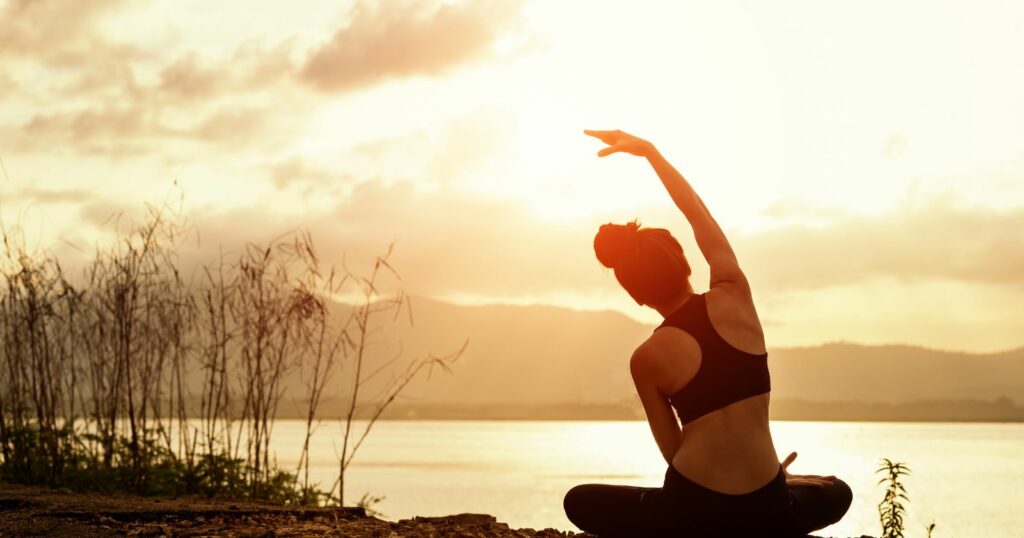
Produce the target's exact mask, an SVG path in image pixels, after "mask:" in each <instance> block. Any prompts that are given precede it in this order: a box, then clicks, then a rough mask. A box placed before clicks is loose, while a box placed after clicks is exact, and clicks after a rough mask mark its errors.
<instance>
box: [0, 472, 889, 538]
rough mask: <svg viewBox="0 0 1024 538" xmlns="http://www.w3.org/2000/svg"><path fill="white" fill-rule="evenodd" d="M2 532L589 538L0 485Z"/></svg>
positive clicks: (463, 519) (481, 520)
mask: <svg viewBox="0 0 1024 538" xmlns="http://www.w3.org/2000/svg"><path fill="white" fill-rule="evenodd" d="M7 536H12V537H13V536H18V537H20V536H69V537H74V538H93V537H108V536H147V537H148V536H152V537H158V536H175V537H178V536H181V537H192V536H196V537H198V536H236V537H288V536H345V537H381V538H400V537H430V538H435V537H436V538H442V537H443V538H448V537H470V538H483V537H487V538H506V537H515V538H526V537H538V538H556V537H558V538H565V537H579V538H593V535H590V534H586V533H572V532H564V531H558V530H555V529H543V530H534V529H511V528H509V526H508V525H506V524H505V523H500V522H498V521H496V520H495V518H494V517H493V516H490V515H486V514H458V515H452V516H444V517H416V518H413V519H403V520H400V521H398V522H392V521H384V520H382V519H378V518H376V517H372V516H367V515H366V514H365V513H364V512H363V510H362V509H360V508H315V509H291V508H285V507H281V506H275V505H262V504H257V503H234V502H226V501H211V500H200V499H180V498H179V499H158V498H146V497H129V496H108V495H100V494H92V493H71V492H63V491H54V490H49V489H44V488H35V487H25V486H11V485H4V484H0V537H7ZM862 538H869V537H862Z"/></svg>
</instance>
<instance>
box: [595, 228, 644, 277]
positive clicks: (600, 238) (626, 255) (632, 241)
mask: <svg viewBox="0 0 1024 538" xmlns="http://www.w3.org/2000/svg"><path fill="white" fill-rule="evenodd" d="M639 230H640V224H639V223H637V222H636V221H633V222H629V223H626V224H612V223H608V224H602V225H601V227H600V228H598V230H597V235H596V236H594V253H595V254H597V260H598V261H599V262H601V265H603V266H605V267H607V268H609V269H615V268H616V267H621V266H622V265H624V264H626V263H629V262H630V261H632V260H635V259H636V258H637V256H638V254H639V238H640V237H639V234H638V233H637V232H638V231H639Z"/></svg>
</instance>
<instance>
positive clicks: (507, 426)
mask: <svg viewBox="0 0 1024 538" xmlns="http://www.w3.org/2000/svg"><path fill="white" fill-rule="evenodd" d="M359 426H360V427H361V426H362V423H359ZM356 431H361V430H356ZM340 432H341V427H340V425H339V424H338V423H336V422H324V423H323V424H322V425H321V426H320V429H319V430H318V431H317V433H316V434H315V437H314V439H313V445H312V458H311V461H312V464H313V465H312V469H311V475H312V477H313V479H314V480H316V481H319V482H320V483H321V484H325V485H330V484H331V483H333V481H334V479H335V477H336V476H337V467H338V463H337V459H336V454H337V453H339V452H340V447H341V434H340ZM772 432H773V435H774V438H775V445H776V448H777V450H778V451H779V453H780V455H782V456H784V455H785V454H788V453H789V452H790V451H793V450H796V451H797V452H799V457H798V458H797V460H796V463H794V464H793V466H792V467H791V470H793V471H795V472H797V473H814V474H819V473H820V474H835V475H837V476H839V477H840V478H842V479H843V480H845V481H846V482H847V483H848V484H850V486H851V488H852V489H853V491H854V497H855V498H854V501H853V505H852V506H851V507H850V511H849V512H848V513H847V515H846V517H845V518H844V519H843V520H842V521H840V522H839V523H838V524H836V525H833V526H832V527H830V528H828V529H827V530H826V531H822V532H821V533H820V534H823V535H828V536H842V537H846V536H860V535H861V534H870V535H875V536H877V535H878V534H879V524H878V513H877V504H878V501H879V500H880V499H881V498H882V489H881V486H878V485H877V481H878V478H879V477H878V475H876V474H875V469H876V468H877V467H878V460H879V459H880V458H890V459H892V460H895V461H901V462H904V463H906V464H907V465H909V467H910V468H911V470H912V473H913V474H912V475H910V476H909V477H907V478H906V480H905V485H906V487H907V490H908V493H909V496H910V501H911V502H910V503H909V505H908V519H907V521H906V528H907V533H906V536H907V537H908V538H911V537H918V536H925V535H926V532H925V526H926V525H928V524H929V523H931V522H932V521H934V522H935V523H936V524H937V527H936V530H935V533H934V534H933V536H934V537H935V538H944V537H953V536H955V537H957V538H970V537H974V536H978V537H1000V536H1006V537H1019V536H1024V459H1022V458H1024V424H934V423H857V422H845V423H832V422H773V423H772ZM302 435H303V425H302V423H301V422H299V421H287V420H285V421H278V423H277V424H276V426H275V428H274V432H273V448H274V450H275V452H276V454H277V458H278V462H279V464H281V465H282V466H294V465H295V462H296V461H297V459H298V454H299V443H300V442H301V439H302ZM665 466H666V464H665V462H664V460H663V459H662V458H661V454H660V453H659V452H658V450H657V447H656V446H655V444H654V441H653V438H652V437H651V434H650V431H649V429H648V426H647V423H646V422H644V421H606V422H605V421H601V422H594V421H470V420H465V421H381V422H378V423H377V424H375V425H374V427H373V430H372V431H371V433H370V436H369V437H368V438H367V440H366V442H365V443H364V445H363V446H362V448H361V449H360V452H359V453H358V455H357V456H356V459H355V460H354V462H353V464H352V466H351V467H350V468H349V471H348V473H347V474H346V488H345V489H346V495H345V497H346V498H345V501H346V504H354V503H355V502H356V501H357V500H358V499H359V498H360V497H361V496H362V494H363V493H364V492H369V493H371V494H373V495H375V496H384V497H385V499H384V500H383V501H381V502H380V503H378V504H376V505H375V508H376V509H377V510H379V511H380V512H382V513H383V516H382V517H384V518H385V519H389V520H398V519H401V518H407V517H411V516H414V515H424V516H438V515H447V514H454V513H460V512H477V513H487V514H492V515H494V516H497V518H498V520H499V521H503V522H506V523H508V524H509V525H510V526H512V527H519V528H521V527H532V528H537V529H540V528H546V527H554V528H556V529H563V530H577V529H575V527H574V526H573V525H572V523H570V522H569V521H568V520H567V519H566V518H565V515H564V513H563V512H562V496H563V495H564V494H565V492H566V491H567V490H568V489H569V488H570V487H572V486H573V485H575V484H578V483H583V482H604V483H613V484H629V485H638V486H660V485H661V480H662V478H663V476H664V471H665Z"/></svg>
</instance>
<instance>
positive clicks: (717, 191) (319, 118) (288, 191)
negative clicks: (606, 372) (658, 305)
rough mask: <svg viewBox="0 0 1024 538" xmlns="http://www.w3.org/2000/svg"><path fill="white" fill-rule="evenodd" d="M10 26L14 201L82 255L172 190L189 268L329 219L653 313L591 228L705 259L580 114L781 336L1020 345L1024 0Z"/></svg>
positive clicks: (120, 18) (10, 215)
mask: <svg viewBox="0 0 1024 538" xmlns="http://www.w3.org/2000/svg"><path fill="white" fill-rule="evenodd" d="M0 21H2V22H0V158H2V159H3V165H4V169H5V170H4V172H3V175H0V218H2V219H3V222H4V223H5V224H7V225H8V226H11V225H19V226H20V227H21V228H22V229H24V231H25V234H26V237H27V238H28V240H29V242H30V244H32V245H37V246H39V247H40V248H52V249H54V250H56V251H57V252H58V253H59V255H60V256H61V258H62V259H64V260H66V263H67V264H68V265H70V266H74V264H75V263H76V260H80V259H81V257H82V256H84V254H83V252H88V251H89V250H90V249H91V245H92V244H93V243H94V242H95V241H96V240H97V238H99V237H101V236H102V234H103V233H105V232H107V231H109V229H110V223H109V222H107V220H108V217H109V216H110V215H111V214H112V213H115V212H119V211H120V212H124V213H125V214H128V215H138V214H139V213H140V210H141V208H142V204H143V203H144V202H155V203H159V202H161V201H163V200H165V199H167V198H168V197H173V196H174V195H175V194H174V193H176V192H177V191H176V190H175V187H174V183H175V181H176V182H177V184H178V185H180V188H181V189H182V190H183V191H184V195H185V211H186V213H187V215H188V217H189V218H190V219H191V221H192V222H193V223H194V224H196V225H197V227H198V228H199V230H200V232H201V237H202V242H201V244H200V245H199V246H198V247H190V248H194V250H195V252H192V253H191V254H189V255H188V256H186V258H187V259H189V260H205V259H211V258H212V256H213V253H214V252H216V250H217V245H223V246H224V248H226V249H228V250H231V249H236V248H237V246H238V245H239V244H241V242H243V241H246V240H257V241H263V240H267V239H269V238H271V237H274V236H277V235H278V234H280V233H281V232H283V231H286V230H288V229H292V228H295V227H307V228H308V229H310V230H311V232H312V234H313V237H314V239H315V240H316V242H317V244H318V245H319V249H320V251H321V254H322V255H323V256H324V258H326V259H327V260H329V261H335V262H340V261H341V260H342V257H343V256H344V257H345V259H346V260H348V261H349V262H350V263H353V262H358V261H360V260H364V261H365V260H369V259H370V258H371V256H373V255H374V254H376V253H379V252H381V251H383V250H384V249H385V248H386V246H387V244H388V243H389V242H391V241H392V240H394V241H395V242H396V244H395V249H396V250H395V257H394V261H395V263H396V265H397V267H398V268H399V270H400V271H401V273H402V276H403V283H404V285H405V287H406V290H407V291H409V292H411V293H414V294H419V295H427V296H432V297H436V298H440V299H447V300H452V301H457V302H472V303H489V302H512V303H549V304H559V305H564V306H570V307H573V308H581V309H596V308H612V309H617V310H620V311H622V312H623V313H626V314H627V315H630V316H633V317H636V318H638V319H642V320H645V321H654V320H655V319H656V314H655V313H654V312H653V311H645V310H643V309H641V308H639V307H637V306H636V305H635V303H632V301H631V300H630V299H629V297H628V296H627V295H626V294H625V292H623V291H621V290H620V289H619V288H618V287H617V284H616V282H615V280H614V278H613V277H612V276H611V274H610V273H608V272H607V271H606V270H603V269H602V268H601V267H600V265H599V264H598V263H597V261H596V260H595V259H594V256H593V251H592V248H591V241H592V238H593V234H594V233H595V231H596V229H597V226H598V225H599V224H601V223H603V222H609V221H615V222H622V221H625V220H631V219H633V218H639V219H640V220H641V222H642V223H643V224H647V225H651V226H658V227H667V228H669V229H671V230H672V231H673V232H674V233H675V234H676V235H677V236H679V237H681V238H682V239H683V243H684V248H686V249H687V252H688V253H689V255H690V257H691V260H693V261H694V262H696V259H697V257H699V253H698V251H697V249H696V248H695V246H694V243H693V241H692V237H691V236H690V232H689V230H688V228H687V226H686V224H685V222H684V221H683V220H682V217H680V216H678V215H676V214H675V213H674V208H673V207H672V205H671V203H670V201H669V200H668V198H667V196H665V195H664V193H663V192H662V190H661V186H660V183H659V182H658V181H657V179H656V177H655V176H654V175H653V174H652V173H651V172H650V171H649V170H648V169H647V168H645V166H644V163H643V162H642V161H640V160H637V159H631V158H628V157H626V156H622V155H619V156H615V157H610V158H608V159H601V160H598V159H597V158H596V157H594V154H595V152H596V151H597V150H598V149H599V144H596V143H595V141H593V140H591V139H588V138H586V137H584V136H583V135H582V134H581V131H582V129H583V128H585V127H586V128H597V129H605V128H621V129H623V130H627V131H630V132H633V133H635V134H638V135H640V136H644V137H646V138H648V139H650V140H652V141H653V142H654V143H655V144H656V145H657V146H658V147H659V148H660V149H661V150H662V152H663V153H664V154H666V155H667V156H668V157H669V159H670V160H672V161H673V162H674V163H675V164H676V165H677V167H678V168H679V169H680V170H681V171H682V172H683V173H684V174H685V175H686V176H687V177H688V178H689V179H690V180H691V182H692V183H693V184H694V186H695V187H696V189H697V191H698V192H699V193H700V194H701V195H702V196H703V197H704V199H705V201H706V202H707V204H708V206H709V207H710V209H711V210H712V213H713V214H714V215H715V216H716V217H717V218H718V220H719V222H720V223H721V224H722V225H723V227H724V228H726V230H727V232H728V233H729V234H730V237H731V239H732V241H733V244H734V246H735V248H736V250H737V253H738V255H739V257H740V261H741V264H742V265H743V266H744V268H745V270H746V272H747V274H748V275H749V278H750V280H751V282H752V284H753V285H754V291H755V296H756V298H757V300H758V305H759V311H760V313H761V315H762V317H763V318H764V320H765V323H766V332H767V335H768V339H769V345H770V346H790V345H810V344H816V343H820V342H828V341H837V340H844V341H853V342H864V343H910V344H918V345H926V346H930V347H939V348H953V349H967V350H981V351H985V350H1000V349H1006V348H1009V347H1016V346H1021V345H1024V315H1022V314H1024V308H1022V307H1021V306H1020V305H1022V304H1024V276H1022V273H1024V234H1022V233H1021V230H1022V229H1024V188H1022V187H1024V181H1022V179H1024V100H1022V99H1021V98H1020V96H1021V95H1024V67H1022V66H1024V64H1022V62H1021V61H1020V51H1022V50H1024V34H1022V33H1021V32H1019V28H1021V27H1024V5H1021V4H1015V3H1010V2H971V3H965V2H941V1H938V2H937V1H921V2H909V1H862V2H838V1H836V2H831V1H830V2H823V1H818V0H806V1H786V2H755V1H748V2H731V1H718V2H690V1H679V2H665V1H661V0H643V1H635V2H628V3H627V2H611V1H608V2H604V1H583V0H578V1H568V0H538V1H531V0H482V1H459V2H441V3H437V2H434V3H432V2H429V1H408V2H406V1H398V0H394V1H391V0H388V1H382V2H370V1H356V2H337V1H330V2H328V1H293V2H287V3H286V2H252V1H234V0H219V1H217V2H209V1H198V0H196V1H193V0H153V1H143V0H94V1H90V2H80V1H78V0H64V1H57V0H7V1H6V2H4V1H3V0H0ZM78 249H80V250H78ZM694 265H695V266H696V267H697V270H696V272H695V276H694V278H695V285H696V287H697V289H703V288H704V287H706V284H705V283H706V280H707V271H706V269H704V268H703V267H702V266H701V265H700V264H699V263H694Z"/></svg>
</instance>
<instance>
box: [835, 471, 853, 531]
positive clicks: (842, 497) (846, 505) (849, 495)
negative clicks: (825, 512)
mask: <svg viewBox="0 0 1024 538" xmlns="http://www.w3.org/2000/svg"><path fill="white" fill-rule="evenodd" d="M829 489H830V490H831V491H830V494H831V495H830V497H831V500H832V503H831V505H832V508H833V510H834V512H833V514H832V515H833V517H834V518H835V521H839V520H840V519H842V518H843V516H844V515H846V511H847V510H849V509H850V504H851V503H853V490H851V489H850V486H849V484H847V483H846V482H843V481H842V480H840V479H838V478H837V479H835V481H834V482H832V485H831V486H830V488H829ZM835 521H833V523H834V522H835Z"/></svg>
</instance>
